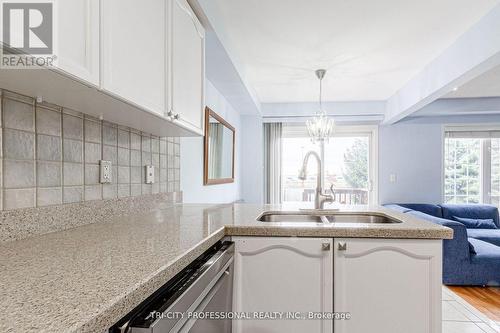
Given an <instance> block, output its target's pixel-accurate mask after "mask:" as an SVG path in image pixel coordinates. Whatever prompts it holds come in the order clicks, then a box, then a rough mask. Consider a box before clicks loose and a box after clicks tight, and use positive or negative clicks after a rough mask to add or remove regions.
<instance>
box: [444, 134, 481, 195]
mask: <svg viewBox="0 0 500 333" xmlns="http://www.w3.org/2000/svg"><path fill="white" fill-rule="evenodd" d="M444 163H445V165H444V172H445V175H444V177H445V182H444V186H445V188H444V193H445V202H448V203H479V202H480V198H481V139H475V138H473V139H472V138H464V139H459V138H446V140H445V158H444Z"/></svg>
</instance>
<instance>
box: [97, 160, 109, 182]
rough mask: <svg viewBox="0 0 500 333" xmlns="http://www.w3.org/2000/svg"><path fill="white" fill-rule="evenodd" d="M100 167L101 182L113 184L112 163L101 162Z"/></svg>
mask: <svg viewBox="0 0 500 333" xmlns="http://www.w3.org/2000/svg"><path fill="white" fill-rule="evenodd" d="M99 165H100V181H101V184H109V183H111V176H112V171H111V161H103V160H101V161H99Z"/></svg>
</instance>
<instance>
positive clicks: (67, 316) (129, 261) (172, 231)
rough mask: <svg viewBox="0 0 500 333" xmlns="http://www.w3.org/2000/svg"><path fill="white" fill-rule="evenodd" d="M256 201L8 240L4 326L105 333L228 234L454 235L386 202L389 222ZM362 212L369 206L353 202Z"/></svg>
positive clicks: (179, 208) (0, 251)
mask: <svg viewBox="0 0 500 333" xmlns="http://www.w3.org/2000/svg"><path fill="white" fill-rule="evenodd" d="M288 209H290V208H287V207H280V206H262V205H249V204H234V205H223V206H215V205H189V204H184V205H176V206H174V207H172V208H168V209H163V210H155V211H152V212H150V213H147V214H141V215H137V216H127V217H120V218H116V219H114V220H113V221H110V222H109V223H95V224H89V225H85V226H81V227H77V228H73V229H69V230H65V231H60V232H54V233H50V234H45V235H41V236H36V237H31V238H28V239H24V240H19V241H13V242H9V243H4V244H0V290H1V297H0V312H1V314H0V331H1V332H23V333H27V332H106V331H107V329H108V328H109V327H110V326H111V325H113V324H114V323H115V322H116V321H118V320H119V319H121V318H122V317H123V316H124V315H125V314H127V313H128V312H129V311H131V310H132V309H133V308H134V307H135V306H137V305H138V304H139V303H140V302H142V301H143V300H144V299H145V298H147V297H148V296H149V295H150V294H152V293H153V292H154V291H155V290H157V289H158V288H159V287H160V286H162V285H163V284H164V283H166V282H167V281H168V280H169V279H170V278H172V277H173V276H174V275H175V274H177V273H178V272H179V271H180V270H182V269H183V268H184V267H185V266H187V265H188V264H189V263H190V262H191V261H192V260H193V259H195V258H196V257H197V256H199V255H200V254H201V253H203V252H204V251H205V250H207V249H208V248H209V247H210V246H212V245H213V244H215V243H216V242H217V241H218V240H220V239H221V238H223V237H224V236H231V235H239V236H299V237H372V238H376V237H379V238H422V239H446V238H452V236H453V233H452V230H451V229H448V228H443V227H440V226H437V225H434V224H432V223H429V222H425V221H422V220H419V219H417V218H415V217H413V216H410V215H407V214H401V213H397V212H395V211H389V210H387V209H384V208H379V207H375V208H366V209H361V211H365V212H367V211H372V212H380V213H385V214H387V215H390V216H391V217H393V218H396V219H399V220H401V221H402V223H397V224H387V225H380V224H378V225H370V224H366V225H359V224H347V223H338V224H322V225H312V226H311V225H307V224H303V223H293V224H285V223H262V222H257V221H256V217H257V216H258V215H259V214H260V213H262V212H263V211H264V210H288ZM353 211H360V209H353Z"/></svg>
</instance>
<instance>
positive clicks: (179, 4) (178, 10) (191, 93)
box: [169, 0, 205, 133]
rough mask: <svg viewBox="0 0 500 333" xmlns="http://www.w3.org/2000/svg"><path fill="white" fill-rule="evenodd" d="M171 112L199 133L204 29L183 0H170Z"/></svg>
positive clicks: (201, 129) (202, 95)
mask: <svg viewBox="0 0 500 333" xmlns="http://www.w3.org/2000/svg"><path fill="white" fill-rule="evenodd" d="M171 1H172V2H171V5H172V9H171V11H172V22H171V23H172V25H171V50H172V51H171V66H172V78H171V92H172V98H171V106H170V108H171V110H169V111H171V112H172V116H174V118H177V120H176V121H178V122H180V123H181V125H184V126H186V127H188V128H191V129H193V130H195V131H198V132H200V133H202V132H203V112H204V86H205V30H204V28H203V26H202V25H201V24H200V22H199V20H198V18H197V17H196V15H195V14H194V12H193V10H192V9H191V7H190V6H189V4H188V3H187V1H186V0H171Z"/></svg>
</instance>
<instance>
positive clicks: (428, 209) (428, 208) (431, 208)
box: [398, 203, 443, 217]
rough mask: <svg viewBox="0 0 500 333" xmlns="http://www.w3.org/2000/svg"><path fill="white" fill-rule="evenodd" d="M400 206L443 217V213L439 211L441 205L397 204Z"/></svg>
mask: <svg viewBox="0 0 500 333" xmlns="http://www.w3.org/2000/svg"><path fill="white" fill-rule="evenodd" d="M398 205H399V206H401V207H404V208H408V209H411V210H417V211H419V212H422V213H425V214H429V215H432V216H435V217H443V213H442V212H441V207H440V206H438V205H433V204H415V203H413V204H412V203H409V204H406V203H405V204H398Z"/></svg>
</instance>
